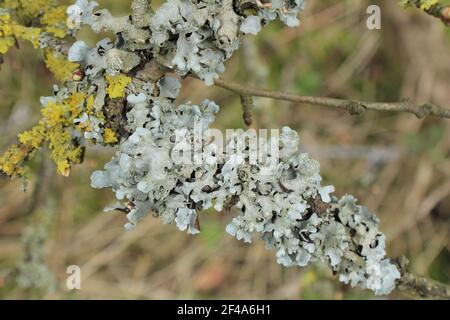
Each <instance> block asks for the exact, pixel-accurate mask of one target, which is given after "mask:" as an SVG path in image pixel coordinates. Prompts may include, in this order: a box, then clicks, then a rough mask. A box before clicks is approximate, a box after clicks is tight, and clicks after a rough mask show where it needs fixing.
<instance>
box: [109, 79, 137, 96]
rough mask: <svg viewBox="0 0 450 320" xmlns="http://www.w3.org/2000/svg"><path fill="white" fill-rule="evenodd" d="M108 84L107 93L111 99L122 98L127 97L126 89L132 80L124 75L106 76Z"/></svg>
mask: <svg viewBox="0 0 450 320" xmlns="http://www.w3.org/2000/svg"><path fill="white" fill-rule="evenodd" d="M106 82H107V84H108V88H107V92H108V94H109V97H110V98H111V99H116V98H122V97H123V96H124V95H125V88H126V87H127V86H128V85H129V84H130V83H131V78H130V77H127V76H125V75H123V74H118V75H115V76H110V75H107V76H106Z"/></svg>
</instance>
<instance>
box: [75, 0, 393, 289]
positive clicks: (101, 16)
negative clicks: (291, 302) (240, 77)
mask: <svg viewBox="0 0 450 320" xmlns="http://www.w3.org/2000/svg"><path fill="white" fill-rule="evenodd" d="M304 3H305V1H304V0H271V1H267V0H265V1H260V0H249V1H247V2H246V3H245V5H244V3H242V2H240V1H233V0H167V1H166V2H165V3H163V4H162V5H161V6H160V7H159V8H158V9H156V10H155V11H153V10H152V9H151V8H150V6H149V5H148V2H146V1H142V0H135V1H133V6H132V8H133V12H132V14H131V15H130V16H125V17H113V16H112V15H111V14H110V13H109V11H107V10H97V11H95V9H96V8H97V6H98V5H97V3H95V2H93V1H87V0H77V1H76V3H75V4H74V5H73V6H71V7H69V9H68V14H69V21H68V22H69V24H70V25H71V26H73V27H74V28H75V29H77V28H80V27H81V26H82V25H89V26H90V27H91V28H92V30H93V31H94V32H100V31H111V32H113V33H115V34H116V39H115V41H114V42H113V41H111V40H109V39H104V40H102V41H100V42H99V43H97V45H96V46H95V48H89V47H88V46H87V45H86V44H85V43H84V42H80V41H78V42H76V43H74V45H73V46H72V48H71V49H70V50H69V59H70V60H71V61H76V62H80V63H81V64H82V66H83V71H84V74H85V75H86V78H85V79H83V81H81V82H80V83H79V86H86V87H87V88H89V90H90V92H91V93H92V94H93V95H94V96H95V103H94V106H95V108H96V110H103V109H105V108H107V107H108V104H107V103H106V102H107V101H109V102H111V101H110V100H111V99H109V98H111V92H114V95H113V99H112V100H113V101H114V103H116V104H117V106H119V107H120V110H119V111H118V112H117V114H114V117H111V119H113V120H114V121H116V122H117V127H118V128H116V129H117V132H120V133H121V134H120V141H119V147H118V148H119V150H118V151H117V153H116V154H115V156H114V157H113V159H112V160H111V161H110V162H109V163H107V164H106V165H105V167H104V170H103V171H96V172H94V173H93V174H92V177H91V181H92V186H93V187H95V188H106V187H109V188H112V190H113V191H114V192H115V194H116V197H117V199H118V200H120V201H121V203H118V204H116V205H114V206H112V207H110V208H109V209H112V210H114V209H117V210H119V211H122V212H126V213H127V217H128V223H127V224H126V228H127V229H134V228H135V227H136V225H137V223H138V222H139V220H141V219H143V218H144V217H145V216H146V215H147V214H148V212H149V211H152V212H153V215H154V216H158V217H161V218H162V220H163V221H164V222H165V223H171V224H176V225H177V227H178V228H179V229H181V230H186V231H187V232H188V233H190V234H195V233H198V232H199V227H198V213H199V211H201V210H205V209H208V208H211V207H214V208H215V209H216V210H217V211H223V210H225V209H228V208H231V207H233V208H235V210H236V211H237V212H238V214H237V215H236V216H235V217H234V218H233V219H232V221H231V222H230V224H229V225H228V226H227V228H226V229H227V232H228V233H229V234H231V235H233V236H235V237H236V238H237V239H239V240H243V241H245V242H252V241H253V240H256V239H262V240H263V241H264V242H265V243H266V245H267V247H268V248H273V249H274V250H275V251H276V257H277V261H278V262H279V263H280V264H282V265H284V266H287V267H290V266H306V265H308V264H309V263H310V262H313V261H319V262H322V263H326V264H328V265H329V266H330V268H331V269H332V270H333V271H335V272H336V273H338V274H339V279H340V280H341V281H343V282H346V283H350V284H351V285H353V286H354V285H358V286H361V287H364V288H368V289H371V290H373V291H374V292H375V293H377V294H387V293H389V292H390V291H391V290H392V289H393V288H394V287H395V280H396V279H398V278H399V277H400V273H399V272H398V270H397V268H396V267H395V266H394V265H393V264H391V263H390V262H389V260H388V259H386V258H385V249H384V246H385V244H384V235H383V234H382V233H381V232H380V231H379V229H378V220H377V219H376V217H375V216H373V215H372V214H370V213H369V212H368V211H367V208H365V207H361V206H358V205H357V204H356V201H355V199H354V198H353V197H351V196H344V197H343V198H342V199H340V200H339V199H337V198H335V197H334V196H332V195H331V194H332V192H333V191H334V187H332V186H322V184H321V176H320V172H319V164H318V163H317V162H316V161H315V160H313V159H311V158H310V157H309V155H308V154H307V153H301V152H300V151H299V140H298V136H297V133H296V132H294V131H293V130H291V129H289V128H283V130H282V131H281V135H280V137H279V139H278V140H277V141H275V140H269V141H267V143H266V144H262V145H261V146H260V148H262V150H263V153H264V154H265V157H266V158H267V159H270V158H275V157H277V158H278V156H279V161H278V162H277V163H276V165H275V166H274V167H273V166H272V167H271V169H270V173H268V172H267V170H264V169H267V168H265V167H264V166H261V165H260V164H255V163H252V162H251V161H250V158H251V156H250V154H249V153H250V149H249V148H248V145H247V143H246V138H247V136H246V133H239V132H238V133H237V134H235V135H234V136H233V137H232V138H231V139H229V140H228V141H227V145H226V148H225V150H228V151H229V150H232V151H233V152H224V151H223V150H221V149H220V148H219V147H218V145H216V144H214V143H212V141H213V139H212V132H211V130H210V126H211V125H212V123H213V121H214V118H215V115H216V113H217V112H218V111H219V108H218V106H217V105H216V104H215V103H214V102H211V101H208V100H205V101H204V102H203V103H201V104H199V105H195V104H191V103H184V104H180V105H175V104H174V101H175V99H176V97H177V96H178V93H179V91H180V87H181V84H180V82H179V81H178V80H177V79H176V78H174V77H170V76H167V75H164V74H162V75H161V76H155V75H154V74H152V75H148V74H146V72H145V70H144V69H145V68H146V66H148V65H150V66H151V65H152V63H154V62H155V61H156V64H157V65H160V66H161V67H162V68H163V69H164V68H166V70H167V69H168V70H172V71H174V72H176V73H177V74H178V75H181V76H185V75H188V74H195V75H196V76H198V77H199V78H200V79H202V80H203V81H204V82H205V83H206V84H208V85H209V84H212V83H213V82H214V80H215V79H216V78H217V77H218V74H220V73H222V72H223V71H224V70H225V65H224V62H225V60H227V59H228V58H230V57H231V56H232V54H233V52H234V51H236V50H237V49H238V48H239V44H240V38H241V37H242V35H243V34H257V33H258V32H259V31H260V30H261V29H262V28H263V26H265V25H266V24H267V23H268V22H270V21H272V20H275V19H279V20H281V21H282V22H284V23H285V24H286V25H288V26H296V25H298V23H299V21H298V19H297V16H298V13H299V12H300V11H301V10H302V9H303V6H304ZM249 9H250V10H249ZM153 65H155V64H153ZM163 73H164V72H163ZM118 74H129V75H130V77H129V79H130V80H129V81H130V83H129V84H126V85H124V86H123V87H120V88H119V89H117V88H114V90H113V89H111V88H109V87H108V86H109V85H110V84H109V82H110V80H111V77H114V76H115V75H118ZM127 79H128V78H123V77H122V79H121V80H123V81H126V80H127ZM108 81H109V82H108ZM122 93H123V95H122ZM108 94H109V95H110V97H109V98H108V97H107V96H108ZM108 99H109V100H108ZM92 117H93V116H92V115H88V114H81V116H80V117H79V118H77V119H76V121H78V123H92V122H93V123H94V124H96V125H94V130H92V131H90V132H89V133H88V136H85V138H87V139H90V140H95V141H97V142H101V141H100V140H101V136H102V134H103V133H104V132H103V126H104V125H105V124H106V123H107V122H104V123H102V122H101V121H100V120H98V121H97V120H96V119H94V118H92ZM97 135H98V136H97ZM275 142H277V144H275ZM274 145H276V148H273V146H274ZM186 159H190V160H192V161H186ZM199 159H200V161H197V160H199Z"/></svg>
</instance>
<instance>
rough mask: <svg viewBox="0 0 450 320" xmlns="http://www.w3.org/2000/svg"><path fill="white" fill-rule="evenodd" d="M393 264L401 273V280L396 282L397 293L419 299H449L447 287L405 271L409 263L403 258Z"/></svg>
mask: <svg viewBox="0 0 450 320" xmlns="http://www.w3.org/2000/svg"><path fill="white" fill-rule="evenodd" d="M394 262H395V264H396V265H397V267H398V268H399V270H400V273H401V278H400V279H398V280H397V289H398V290H399V291H402V292H405V293H408V294H410V295H412V296H415V297H421V298H428V299H444V300H448V299H450V286H449V285H447V284H444V283H440V282H437V281H434V280H431V279H429V278H426V277H423V276H420V275H416V274H413V273H410V272H409V271H408V270H407V266H408V264H409V261H408V259H406V258H405V257H400V258H398V259H396V260H394Z"/></svg>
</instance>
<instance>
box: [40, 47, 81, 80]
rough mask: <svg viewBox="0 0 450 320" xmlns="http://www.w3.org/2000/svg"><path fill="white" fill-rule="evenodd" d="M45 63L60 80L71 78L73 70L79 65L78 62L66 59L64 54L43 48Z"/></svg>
mask: <svg viewBox="0 0 450 320" xmlns="http://www.w3.org/2000/svg"><path fill="white" fill-rule="evenodd" d="M45 63H46V65H47V68H48V69H49V70H50V72H52V73H53V75H54V76H55V78H56V80H58V81H60V82H64V81H66V80H69V79H71V78H72V73H73V71H74V70H75V69H77V68H78V67H79V65H78V64H76V63H73V62H70V61H68V60H67V57H66V56H64V55H62V54H59V53H57V52H54V51H51V50H45Z"/></svg>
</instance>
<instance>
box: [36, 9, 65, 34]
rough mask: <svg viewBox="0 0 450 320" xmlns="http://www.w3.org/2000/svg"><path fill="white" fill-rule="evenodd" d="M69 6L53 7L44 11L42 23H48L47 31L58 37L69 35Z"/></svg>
mask: <svg viewBox="0 0 450 320" xmlns="http://www.w3.org/2000/svg"><path fill="white" fill-rule="evenodd" d="M66 10H67V6H59V7H55V8H51V9H49V10H48V11H46V12H45V13H44V15H43V16H42V18H41V23H42V24H44V25H46V26H45V28H44V29H45V31H46V32H48V33H51V34H53V35H54V36H55V37H57V38H64V37H65V36H66V35H67V28H66V20H67V15H66Z"/></svg>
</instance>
